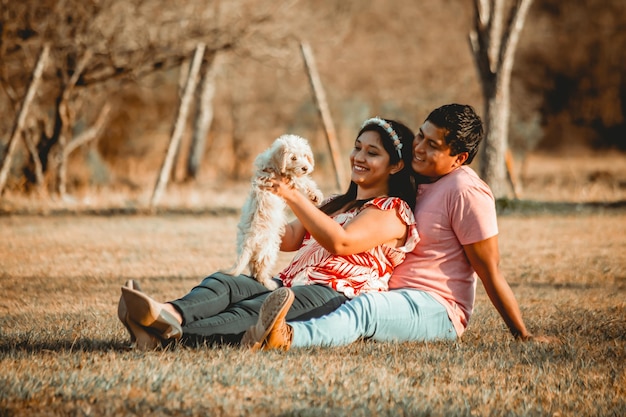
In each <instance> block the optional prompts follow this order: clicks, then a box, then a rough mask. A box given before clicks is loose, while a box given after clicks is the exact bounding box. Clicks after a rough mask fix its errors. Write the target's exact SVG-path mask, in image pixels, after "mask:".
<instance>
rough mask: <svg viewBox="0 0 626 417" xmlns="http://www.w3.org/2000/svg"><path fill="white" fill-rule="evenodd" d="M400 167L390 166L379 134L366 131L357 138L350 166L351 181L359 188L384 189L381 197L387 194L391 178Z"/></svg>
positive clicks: (397, 165)
mask: <svg viewBox="0 0 626 417" xmlns="http://www.w3.org/2000/svg"><path fill="white" fill-rule="evenodd" d="M400 165H401V163H398V164H395V165H389V154H388V153H387V151H386V150H385V148H384V147H383V144H382V142H381V138H380V135H379V134H378V132H374V131H366V132H363V133H362V134H361V136H359V137H358V138H356V141H355V142H354V149H353V150H352V152H351V153H350V166H351V167H352V176H351V179H352V181H354V182H355V183H356V184H357V185H358V186H359V187H361V188H368V189H373V188H375V189H382V191H381V195H382V194H385V193H387V189H388V185H387V181H388V180H389V176H390V175H391V174H395V173H396V172H398V171H400V169H401V168H402V167H401V166H400Z"/></svg>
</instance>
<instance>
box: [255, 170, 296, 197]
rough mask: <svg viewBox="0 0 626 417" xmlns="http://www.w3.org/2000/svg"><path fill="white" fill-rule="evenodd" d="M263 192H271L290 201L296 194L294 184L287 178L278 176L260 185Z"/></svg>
mask: <svg viewBox="0 0 626 417" xmlns="http://www.w3.org/2000/svg"><path fill="white" fill-rule="evenodd" d="M259 188H260V189H261V190H265V191H269V192H271V193H272V194H276V195H277V196H279V197H282V198H284V199H285V200H287V199H289V197H291V196H292V195H293V193H294V192H296V190H295V188H294V186H293V183H292V182H291V181H289V179H288V178H287V177H284V176H282V175H277V176H275V177H271V178H267V179H265V180H264V181H263V182H262V183H261V184H259Z"/></svg>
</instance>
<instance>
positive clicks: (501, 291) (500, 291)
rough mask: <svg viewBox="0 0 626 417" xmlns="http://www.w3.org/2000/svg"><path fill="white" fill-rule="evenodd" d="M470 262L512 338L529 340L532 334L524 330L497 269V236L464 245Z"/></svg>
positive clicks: (509, 291) (505, 283)
mask: <svg viewBox="0 0 626 417" xmlns="http://www.w3.org/2000/svg"><path fill="white" fill-rule="evenodd" d="M463 249H464V250H465V254H466V255H467V258H468V259H469V261H470V264H471V265H472V267H473V268H474V270H475V271H476V273H477V274H478V276H479V277H480V280H481V281H482V283H483V286H484V287H485V291H487V295H488V296H489V299H490V300H491V303H492V304H493V305H494V307H495V308H496V309H497V310H498V313H500V316H501V317H502V319H503V320H504V322H505V323H506V325H507V326H508V327H509V330H510V331H511V333H512V334H513V336H515V338H518V339H521V340H530V339H532V338H533V335H532V334H531V333H530V332H528V330H526V326H525V325H524V320H522V313H521V312H520V309H519V305H518V304H517V300H516V299H515V295H514V294H513V291H512V290H511V287H510V286H509V284H508V282H507V281H506V280H505V279H504V277H503V276H502V273H501V272H500V266H499V264H500V252H499V249H498V236H494V237H491V238H489V239H485V240H482V241H480V242H476V243H472V244H470V245H464V246H463Z"/></svg>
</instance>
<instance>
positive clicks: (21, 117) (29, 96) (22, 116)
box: [0, 45, 50, 194]
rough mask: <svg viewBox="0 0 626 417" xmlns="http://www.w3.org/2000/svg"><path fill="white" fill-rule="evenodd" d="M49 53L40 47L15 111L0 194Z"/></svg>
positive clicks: (47, 46)
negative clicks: (24, 90) (30, 75)
mask: <svg viewBox="0 0 626 417" xmlns="http://www.w3.org/2000/svg"><path fill="white" fill-rule="evenodd" d="M49 53H50V46H49V45H46V46H44V48H43V49H42V51H41V53H40V54H39V59H38V60H37V64H36V65H35V69H34V71H33V77H32V80H31V82H30V85H29V86H28V91H27V92H26V95H25V96H24V101H23V102H22V107H21V108H20V110H19V112H18V113H17V119H16V121H15V125H14V126H13V132H12V133H11V137H10V138H9V144H8V147H7V151H6V154H5V156H4V160H3V161H2V167H1V168H0V194H2V190H3V189H4V185H5V183H6V180H7V177H8V175H9V168H10V167H11V159H12V158H13V153H14V152H15V148H16V147H17V141H18V139H19V137H20V135H21V134H22V129H23V128H24V123H25V122H26V115H27V114H28V108H29V106H30V103H31V101H32V100H33V98H34V97H35V91H37V86H38V84H39V81H40V80H41V75H42V74H43V69H44V67H45V65H46V61H47V59H48V54H49Z"/></svg>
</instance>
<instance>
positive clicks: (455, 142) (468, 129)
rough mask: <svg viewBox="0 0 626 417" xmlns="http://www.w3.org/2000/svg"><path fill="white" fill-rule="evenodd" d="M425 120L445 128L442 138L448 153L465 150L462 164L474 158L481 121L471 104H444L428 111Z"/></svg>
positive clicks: (479, 137) (458, 152)
mask: <svg viewBox="0 0 626 417" xmlns="http://www.w3.org/2000/svg"><path fill="white" fill-rule="evenodd" d="M425 121H427V122H431V123H432V124H434V125H435V126H437V127H439V128H441V129H444V130H445V134H444V140H445V141H446V144H447V145H448V146H449V147H450V155H452V156H455V155H458V154H460V153H461V152H467V153H468V155H469V156H468V158H467V160H466V161H465V163H464V165H467V164H470V163H471V162H472V160H474V156H476V152H478V145H479V144H480V141H481V140H482V138H483V123H482V121H481V120H480V117H479V116H478V115H477V114H476V112H475V111H474V109H473V108H472V106H468V105H465V104H446V105H445V106H441V107H438V108H436V109H435V110H433V111H432V112H430V114H429V115H428V117H427V118H426V120H425Z"/></svg>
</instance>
